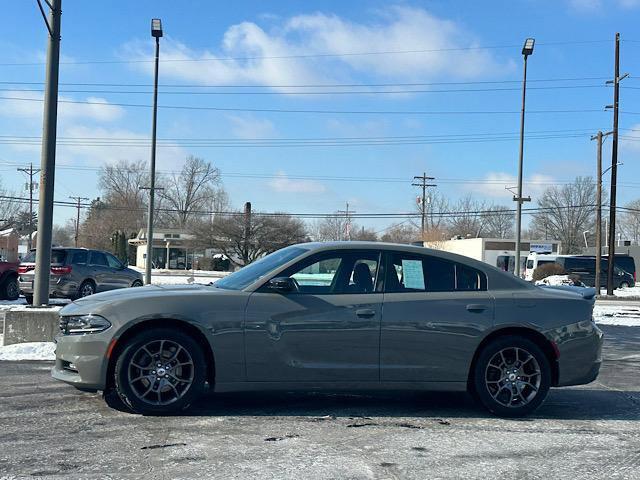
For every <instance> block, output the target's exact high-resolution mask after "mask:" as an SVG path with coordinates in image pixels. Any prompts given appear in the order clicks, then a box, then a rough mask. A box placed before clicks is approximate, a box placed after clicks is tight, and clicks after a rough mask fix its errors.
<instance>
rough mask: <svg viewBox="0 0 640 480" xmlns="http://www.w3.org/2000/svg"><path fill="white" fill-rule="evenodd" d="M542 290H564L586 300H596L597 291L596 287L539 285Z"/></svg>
mask: <svg viewBox="0 0 640 480" xmlns="http://www.w3.org/2000/svg"><path fill="white" fill-rule="evenodd" d="M539 286H540V288H550V289H553V290H563V291H565V292H571V293H575V294H576V295H580V296H581V297H582V298H584V299H585V300H594V301H595V297H596V293H597V291H596V289H595V288H594V287H578V286H573V285H539Z"/></svg>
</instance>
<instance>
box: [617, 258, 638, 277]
mask: <svg viewBox="0 0 640 480" xmlns="http://www.w3.org/2000/svg"><path fill="white" fill-rule="evenodd" d="M614 265H615V266H616V267H618V268H620V269H622V270H624V271H625V272H628V273H630V274H632V275H633V273H634V272H635V271H636V262H635V261H634V260H633V257H626V256H625V257H623V256H617V255H616V261H615V262H614Z"/></svg>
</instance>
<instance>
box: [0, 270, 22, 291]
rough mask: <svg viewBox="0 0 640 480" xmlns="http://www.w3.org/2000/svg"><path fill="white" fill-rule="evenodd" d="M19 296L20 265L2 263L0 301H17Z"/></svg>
mask: <svg viewBox="0 0 640 480" xmlns="http://www.w3.org/2000/svg"><path fill="white" fill-rule="evenodd" d="M19 295H20V287H19V286H18V264H17V263H16V262H0V300H16V299H17V298H18V296H19Z"/></svg>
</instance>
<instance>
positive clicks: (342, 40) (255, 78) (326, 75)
mask: <svg viewBox="0 0 640 480" xmlns="http://www.w3.org/2000/svg"><path fill="white" fill-rule="evenodd" d="M269 23H275V25H274V26H272V27H271V28H269V29H265V28H263V27H261V26H259V25H258V24H256V23H254V22H242V23H239V24H236V25H232V26H231V27H229V28H228V30H227V31H226V32H225V34H224V36H223V39H222V42H221V45H220V46H219V47H218V48H217V49H215V50H213V51H211V50H200V51H196V50H194V49H191V48H189V47H188V46H186V45H185V44H184V43H181V42H180V41H177V40H175V39H172V38H171V37H167V38H166V39H165V40H164V41H163V52H162V59H163V60H165V62H163V64H162V76H163V78H167V77H172V78H179V79H182V80H185V81H193V82H198V83H202V84H213V85H222V84H238V83H248V84H255V85H265V86H272V87H275V86H277V85H287V84H289V85H290V84H294V85H295V84H304V83H319V82H330V81H336V79H340V78H342V79H344V78H350V77H351V76H352V74H354V73H360V74H363V73H364V74H368V75H378V76H384V77H392V78H398V79H413V78H420V79H429V78H435V77H446V78H452V77H454V78H468V77H478V76H482V75H488V74H492V75H495V74H496V72H499V71H500V70H504V69H511V68H512V65H511V63H508V64H500V63H499V62H498V61H497V60H496V59H495V58H494V57H493V54H492V53H491V52H489V51H487V50H482V49H474V47H476V46H478V42H477V40H476V38H475V37H474V36H473V35H472V34H471V33H469V32H467V31H466V30H465V28H464V27H463V26H462V25H460V24H458V23H456V22H454V21H451V20H446V19H442V18H439V17H436V16H435V15H433V14H431V13H429V12H428V11H427V10H424V9H421V8H414V7H407V6H392V7H389V8H386V9H385V10H382V11H378V12H376V14H375V16H374V17H373V19H372V20H370V21H368V22H354V21H350V20H347V19H344V18H341V17H339V16H337V15H330V14H324V13H313V14H305V15H297V16H293V17H290V18H288V19H282V20H280V19H270V22H269ZM151 49H152V44H151V43H148V42H140V41H137V42H130V43H128V44H126V45H125V46H124V49H123V53H124V56H125V57H127V58H131V59H136V60H141V59H149V58H152V53H151V52H152V50H151ZM406 50H438V51H431V52H421V53H407V54H394V55H349V54H352V53H358V52H380V51H406ZM315 54H320V55H322V54H330V55H343V56H337V57H336V56H324V57H323V56H319V57H313V58H305V57H304V56H305V55H315ZM282 56H288V57H290V56H299V57H298V58H286V59H283V58H271V59H266V58H261V57H282ZM229 57H233V58H229ZM166 60H179V61H171V62H167V61H166ZM182 60H197V61H182ZM137 65H138V66H140V65H142V66H143V68H145V69H146V71H147V72H149V73H151V72H152V68H153V65H152V63H150V62H149V63H140V64H137Z"/></svg>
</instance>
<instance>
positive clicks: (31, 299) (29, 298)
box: [24, 295, 33, 305]
mask: <svg viewBox="0 0 640 480" xmlns="http://www.w3.org/2000/svg"><path fill="white" fill-rule="evenodd" d="M24 299H25V300H26V301H27V304H28V305H33V295H25V296H24Z"/></svg>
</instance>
